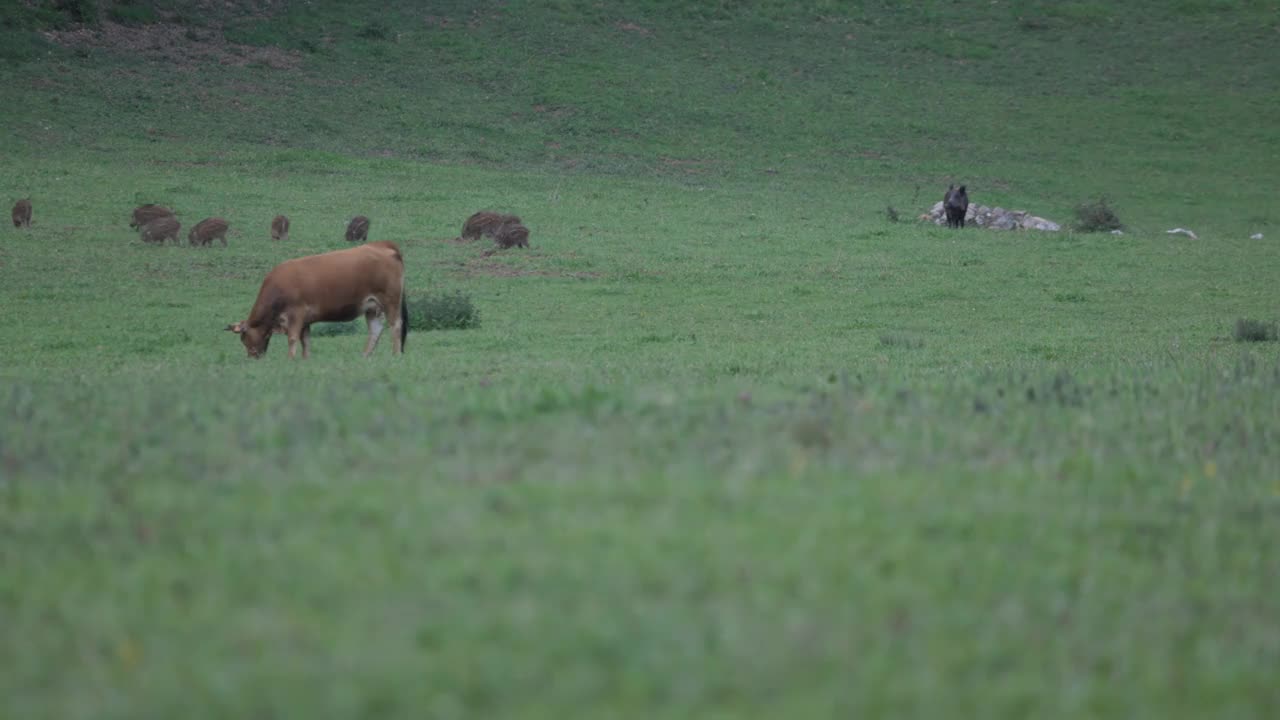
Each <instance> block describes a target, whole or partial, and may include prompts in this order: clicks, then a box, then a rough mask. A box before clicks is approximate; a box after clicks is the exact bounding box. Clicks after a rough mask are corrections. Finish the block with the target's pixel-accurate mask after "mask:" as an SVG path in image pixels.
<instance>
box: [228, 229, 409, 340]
mask: <svg viewBox="0 0 1280 720" xmlns="http://www.w3.org/2000/svg"><path fill="white" fill-rule="evenodd" d="M397 310H398V312H397ZM362 314H363V315H364V317H365V320H366V321H367V322H368V323H369V341H368V342H367V343H365V346H364V355H365V357H368V356H369V355H370V354H372V353H373V348H374V347H375V346H376V345H377V344H378V338H379V337H380V336H381V335H382V329H383V318H390V319H391V320H392V322H391V331H392V333H393V334H392V338H393V340H392V342H393V345H392V352H393V353H401V352H404V341H405V337H406V336H407V335H408V334H409V307H408V303H406V302H405V296H404V257H403V256H402V255H401V254H400V248H399V247H397V246H396V244H395V243H393V242H387V241H385V240H382V241H379V242H371V243H369V244H367V245H360V246H358V247H353V248H348V249H346V250H335V251H334V252H327V253H324V254H322V255H310V256H307V257H300V258H295V259H293V260H286V261H284V262H282V263H280V264H279V265H277V266H275V268H274V269H272V270H271V272H269V273H267V277H266V279H265V280H263V281H262V288H261V289H259V290H258V299H257V300H256V301H255V302H254V304H253V310H251V311H250V312H249V319H248V320H244V321H242V322H238V323H235V324H234V325H228V326H227V330H230V331H231V332H234V333H237V334H239V335H240V342H242V343H244V347H245V350H248V351H249V357H251V358H260V357H262V356H263V354H265V353H266V351H267V343H268V342H270V340H271V334H272V333H281V334H284V335H288V336H289V357H290V358H293V357H295V356H296V355H297V347H298V343H299V342H301V343H302V357H304V358H306V357H309V356H310V355H311V324H312V323H317V322H346V321H348V320H354V319H356V318H357V317H359V316H360V315H362ZM393 316H394V317H393Z"/></svg>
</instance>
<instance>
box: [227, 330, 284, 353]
mask: <svg viewBox="0 0 1280 720" xmlns="http://www.w3.org/2000/svg"><path fill="white" fill-rule="evenodd" d="M272 329H273V328H255V327H251V326H250V325H249V323H248V322H238V323H233V324H231V325H228V326H227V330H228V331H230V332H233V333H235V334H237V335H239V336H240V342H242V343H244V349H245V350H247V351H249V357H251V358H254V359H255V360H256V359H257V358H260V357H262V356H263V355H265V354H266V352H267V343H269V342H271V331H272Z"/></svg>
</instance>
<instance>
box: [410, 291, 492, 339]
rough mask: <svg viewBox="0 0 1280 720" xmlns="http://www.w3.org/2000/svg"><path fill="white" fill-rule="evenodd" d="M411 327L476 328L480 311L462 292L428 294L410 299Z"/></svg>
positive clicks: (415, 328) (478, 323)
mask: <svg viewBox="0 0 1280 720" xmlns="http://www.w3.org/2000/svg"><path fill="white" fill-rule="evenodd" d="M409 327H410V328H411V329H413V330H416V331H424V330H466V329H468V328H476V327H480V311H479V310H476V308H475V306H474V305H472V304H471V297H470V296H468V295H464V294H462V293H461V292H456V291H455V292H451V293H440V294H438V295H428V296H427V297H420V298H416V299H413V300H410V301H409Z"/></svg>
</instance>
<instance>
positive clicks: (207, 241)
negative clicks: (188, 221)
mask: <svg viewBox="0 0 1280 720" xmlns="http://www.w3.org/2000/svg"><path fill="white" fill-rule="evenodd" d="M228 227H229V226H228V225H227V221H226V220H223V219H222V218H220V217H211V218H205V219H204V220H201V221H200V222H198V223H196V224H195V227H192V228H191V232H189V233H187V242H189V243H191V244H192V245H203V246H205V247H208V246H209V245H212V244H213V241H214V240H221V241H222V246H223V247H226V246H227V228H228Z"/></svg>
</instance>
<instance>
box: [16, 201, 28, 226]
mask: <svg viewBox="0 0 1280 720" xmlns="http://www.w3.org/2000/svg"><path fill="white" fill-rule="evenodd" d="M13 226H14V227H16V228H29V227H31V201H30V200H26V199H23V200H19V201H18V202H16V203H14V204H13Z"/></svg>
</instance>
